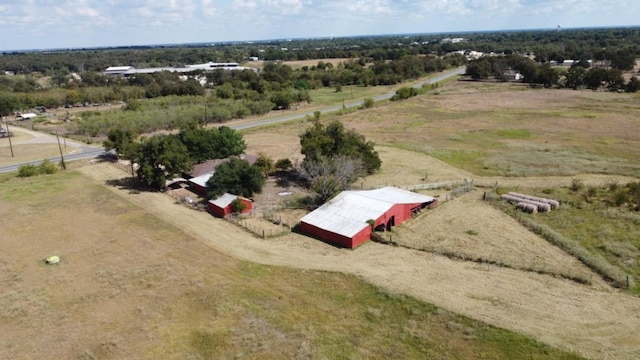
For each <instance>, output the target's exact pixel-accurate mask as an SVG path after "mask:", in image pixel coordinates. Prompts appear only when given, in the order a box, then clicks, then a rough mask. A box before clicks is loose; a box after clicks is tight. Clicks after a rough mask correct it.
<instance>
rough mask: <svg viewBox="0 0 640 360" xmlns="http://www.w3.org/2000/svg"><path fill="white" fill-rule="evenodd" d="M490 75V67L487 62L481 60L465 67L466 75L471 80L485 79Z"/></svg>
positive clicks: (484, 59)
mask: <svg viewBox="0 0 640 360" xmlns="http://www.w3.org/2000/svg"><path fill="white" fill-rule="evenodd" d="M490 74H491V65H490V63H489V60H488V59H486V58H481V59H478V60H476V61H472V62H470V63H469V65H467V75H469V76H471V78H472V79H473V80H481V79H486V78H488V77H489V75H490Z"/></svg>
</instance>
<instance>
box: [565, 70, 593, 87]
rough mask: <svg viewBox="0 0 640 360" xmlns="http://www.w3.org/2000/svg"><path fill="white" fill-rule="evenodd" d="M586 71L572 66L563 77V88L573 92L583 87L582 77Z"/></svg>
mask: <svg viewBox="0 0 640 360" xmlns="http://www.w3.org/2000/svg"><path fill="white" fill-rule="evenodd" d="M586 73H587V70H586V69H585V68H584V67H582V66H572V67H571V68H570V69H569V71H567V74H566V75H565V84H564V85H565V87H567V88H571V89H574V90H577V89H579V88H580V87H582V86H584V77H585V74H586Z"/></svg>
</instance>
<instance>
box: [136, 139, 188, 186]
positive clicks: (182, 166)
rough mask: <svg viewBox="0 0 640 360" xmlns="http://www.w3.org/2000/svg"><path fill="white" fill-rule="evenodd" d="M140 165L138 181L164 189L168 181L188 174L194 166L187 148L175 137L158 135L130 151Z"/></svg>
mask: <svg viewBox="0 0 640 360" xmlns="http://www.w3.org/2000/svg"><path fill="white" fill-rule="evenodd" d="M130 151H131V152H132V155H131V156H130V157H131V158H132V159H133V161H134V162H135V163H137V164H138V166H139V167H138V170H137V175H138V179H139V180H140V181H142V182H143V183H145V184H146V185H148V186H151V187H154V188H157V189H162V188H164V186H165V183H166V180H167V179H170V178H173V177H175V176H176V175H178V174H181V173H183V172H187V171H189V170H190V169H191V166H192V165H193V163H192V161H191V158H190V157H189V151H188V149H187V147H186V146H185V145H184V144H183V143H181V142H180V140H179V139H178V138H177V137H175V136H170V135H158V136H154V137H151V138H148V139H145V140H143V141H142V142H141V143H139V144H137V145H136V146H135V147H134V148H132V149H131V150H130Z"/></svg>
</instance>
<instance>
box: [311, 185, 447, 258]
mask: <svg viewBox="0 0 640 360" xmlns="http://www.w3.org/2000/svg"><path fill="white" fill-rule="evenodd" d="M436 203H437V200H436V199H435V198H433V197H431V196H427V195H422V194H418V193H414V192H411V191H407V190H403V189H399V188H396V187H392V186H388V187H384V188H381V189H375V190H362V191H343V192H341V193H340V194H339V195H338V196H336V197H335V198H333V199H331V200H330V201H328V202H327V203H325V204H324V205H322V206H321V207H319V208H317V209H316V210H314V211H313V212H311V213H309V214H307V215H306V216H304V217H303V218H302V219H301V220H300V229H301V230H302V231H303V232H305V233H307V234H310V235H313V236H315V237H317V238H319V239H322V240H325V241H328V242H330V243H333V244H336V245H339V246H342V247H346V248H355V247H357V246H358V245H360V244H362V243H363V242H365V241H367V240H369V239H370V237H371V233H372V231H374V230H379V231H385V230H391V228H392V227H393V226H396V225H399V224H401V223H402V222H404V221H406V220H408V219H410V218H411V217H412V216H413V215H414V214H417V213H419V212H421V211H422V210H423V209H424V208H427V207H431V206H433V205H435V204H436Z"/></svg>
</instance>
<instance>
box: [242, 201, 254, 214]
mask: <svg viewBox="0 0 640 360" xmlns="http://www.w3.org/2000/svg"><path fill="white" fill-rule="evenodd" d="M240 201H242V203H243V204H244V205H245V208H244V210H242V213H243V214H246V213H248V212H251V210H253V201H251V200H249V199H245V198H240Z"/></svg>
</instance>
